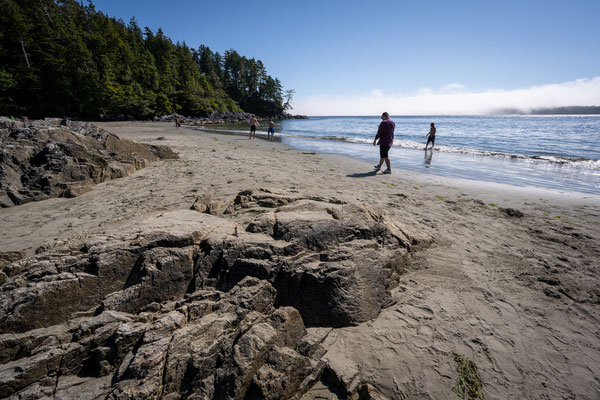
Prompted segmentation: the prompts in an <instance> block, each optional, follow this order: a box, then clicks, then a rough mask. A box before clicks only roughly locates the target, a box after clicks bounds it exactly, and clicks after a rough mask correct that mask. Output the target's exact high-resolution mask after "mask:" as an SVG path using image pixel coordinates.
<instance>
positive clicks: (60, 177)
mask: <svg viewBox="0 0 600 400" xmlns="http://www.w3.org/2000/svg"><path fill="white" fill-rule="evenodd" d="M0 148H1V150H0V207H10V206H13V205H19V204H23V203H27V202H29V201H37V200H44V199H48V198H52V197H74V196H77V195H79V194H81V193H84V192H86V191H89V190H90V189H91V188H92V187H93V185H95V184H98V183H101V182H104V181H107V180H110V179H115V178H121V177H124V176H127V175H130V174H132V173H133V172H135V171H137V170H139V169H141V168H144V167H147V166H148V165H149V164H150V163H151V162H154V161H157V160H159V159H169V158H178V156H177V154H175V153H174V152H173V151H171V149H170V148H168V147H166V146H152V145H146V144H140V143H136V142H133V141H131V140H128V139H121V138H119V137H118V136H116V135H113V134H111V133H109V132H107V131H105V130H103V129H101V128H99V127H97V126H95V125H93V124H90V123H80V122H71V121H62V122H61V121H60V120H44V121H33V122H30V123H28V124H24V123H23V122H20V121H13V120H10V119H8V118H4V117H0Z"/></svg>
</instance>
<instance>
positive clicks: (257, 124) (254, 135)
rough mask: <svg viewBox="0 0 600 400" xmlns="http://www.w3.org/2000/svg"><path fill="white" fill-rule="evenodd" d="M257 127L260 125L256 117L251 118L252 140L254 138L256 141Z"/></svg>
mask: <svg viewBox="0 0 600 400" xmlns="http://www.w3.org/2000/svg"><path fill="white" fill-rule="evenodd" d="M257 126H260V124H259V123H258V120H257V119H256V116H255V115H253V116H252V118H250V139H252V137H254V138H255V139H256V127H257Z"/></svg>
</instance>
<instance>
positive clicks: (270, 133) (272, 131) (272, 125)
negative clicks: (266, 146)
mask: <svg viewBox="0 0 600 400" xmlns="http://www.w3.org/2000/svg"><path fill="white" fill-rule="evenodd" d="M267 136H268V137H269V140H273V139H274V138H275V122H273V120H270V121H269V131H268V132H267Z"/></svg>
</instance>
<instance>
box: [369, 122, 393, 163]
mask: <svg viewBox="0 0 600 400" xmlns="http://www.w3.org/2000/svg"><path fill="white" fill-rule="evenodd" d="M381 119H382V121H381V123H380V124H379V129H377V135H375V139H374V140H373V146H376V145H377V139H379V157H380V158H379V164H377V165H375V170H376V171H379V170H380V169H381V165H382V164H383V162H384V161H385V166H386V167H387V169H386V170H385V171H383V173H384V174H391V173H392V167H391V164H390V158H389V156H388V152H389V151H390V147H392V145H393V144H394V129H395V128H396V124H395V123H394V121H392V120H391V119H390V115H389V114H388V113H386V112H384V113H383V114H381Z"/></svg>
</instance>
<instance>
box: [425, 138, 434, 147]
mask: <svg viewBox="0 0 600 400" xmlns="http://www.w3.org/2000/svg"><path fill="white" fill-rule="evenodd" d="M429 143H431V144H432V145H435V136H430V137H429V139H427V143H426V144H425V146H427V145H428V144H429Z"/></svg>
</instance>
